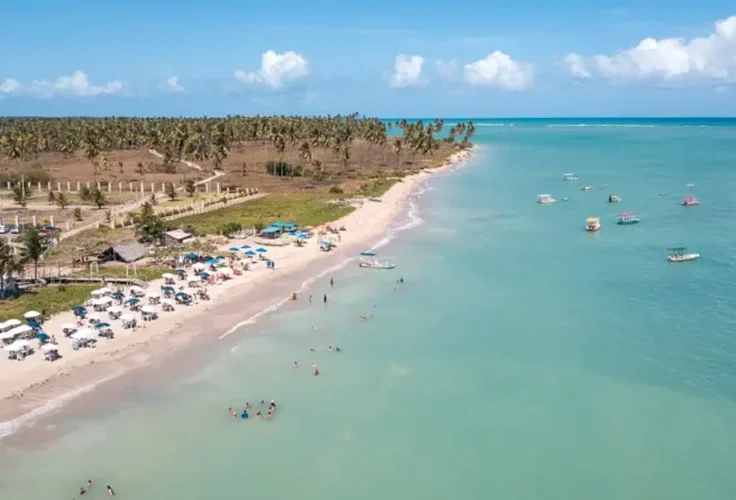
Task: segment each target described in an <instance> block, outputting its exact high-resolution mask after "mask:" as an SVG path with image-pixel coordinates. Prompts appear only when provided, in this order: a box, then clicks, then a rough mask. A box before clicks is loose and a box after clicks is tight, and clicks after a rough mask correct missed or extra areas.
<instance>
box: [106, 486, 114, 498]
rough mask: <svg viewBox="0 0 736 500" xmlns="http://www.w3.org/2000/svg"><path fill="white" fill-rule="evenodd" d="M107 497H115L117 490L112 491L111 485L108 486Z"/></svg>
mask: <svg viewBox="0 0 736 500" xmlns="http://www.w3.org/2000/svg"><path fill="white" fill-rule="evenodd" d="M107 496H109V497H114V496H115V490H113V489H112V486H110V485H109V484H108V485H107Z"/></svg>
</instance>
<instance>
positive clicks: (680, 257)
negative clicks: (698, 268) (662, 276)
mask: <svg viewBox="0 0 736 500" xmlns="http://www.w3.org/2000/svg"><path fill="white" fill-rule="evenodd" d="M699 258H700V254H699V253H694V252H685V248H684V247H676V248H670V254H669V255H668V256H667V261H668V262H688V261H691V260H695V259H699Z"/></svg>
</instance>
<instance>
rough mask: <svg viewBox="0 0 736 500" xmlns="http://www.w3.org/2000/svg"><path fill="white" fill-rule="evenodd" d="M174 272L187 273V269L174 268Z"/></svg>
mask: <svg viewBox="0 0 736 500" xmlns="http://www.w3.org/2000/svg"><path fill="white" fill-rule="evenodd" d="M174 272H175V273H176V274H187V270H186V269H181V268H179V269H177V270H176V271H174Z"/></svg>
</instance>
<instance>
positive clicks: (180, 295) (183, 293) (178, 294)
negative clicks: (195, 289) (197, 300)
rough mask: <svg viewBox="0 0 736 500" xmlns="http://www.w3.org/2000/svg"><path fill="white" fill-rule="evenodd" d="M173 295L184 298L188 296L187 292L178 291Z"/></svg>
mask: <svg viewBox="0 0 736 500" xmlns="http://www.w3.org/2000/svg"><path fill="white" fill-rule="evenodd" d="M175 297H179V298H185V299H186V298H189V294H188V293H185V292H179V293H177V294H176V295H175Z"/></svg>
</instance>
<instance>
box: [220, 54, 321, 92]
mask: <svg viewBox="0 0 736 500" xmlns="http://www.w3.org/2000/svg"><path fill="white" fill-rule="evenodd" d="M308 73H309V63H308V62H307V60H306V59H304V57H302V56H301V55H300V54H297V53H296V52H291V51H289V52H284V53H283V54H277V53H276V52H274V51H273V50H268V51H266V52H264V53H263V56H262V57H261V68H260V69H259V70H258V71H252V72H246V71H243V70H237V71H235V78H237V79H238V80H239V81H241V82H243V83H248V84H262V85H266V86H268V87H271V88H274V89H278V88H281V87H283V86H284V85H285V84H286V83H288V82H291V81H294V80H298V79H300V78H303V77H305V76H307V74H308Z"/></svg>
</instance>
